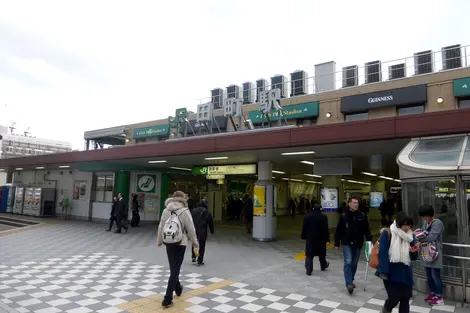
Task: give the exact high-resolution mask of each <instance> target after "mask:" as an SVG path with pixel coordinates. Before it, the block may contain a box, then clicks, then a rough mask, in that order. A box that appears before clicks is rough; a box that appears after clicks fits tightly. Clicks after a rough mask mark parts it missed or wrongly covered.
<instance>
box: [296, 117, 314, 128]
mask: <svg viewBox="0 0 470 313" xmlns="http://www.w3.org/2000/svg"><path fill="white" fill-rule="evenodd" d="M296 124H297V126H298V127H302V126H314V125H317V121H316V120H315V119H307V118H301V119H298V120H297V123H296Z"/></svg>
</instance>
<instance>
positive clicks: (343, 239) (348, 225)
mask: <svg viewBox="0 0 470 313" xmlns="http://www.w3.org/2000/svg"><path fill="white" fill-rule="evenodd" d="M348 204H349V211H348V212H346V213H343V214H341V215H340V218H339V221H338V226H337V227H336V233H335V247H336V251H339V247H340V246H341V245H342V246H343V256H344V280H345V283H346V288H347V289H348V292H349V294H352V293H353V292H354V288H356V285H355V284H354V276H355V275H356V271H357V263H358V262H359V256H360V255H361V248H362V245H363V244H364V237H365V238H366V240H367V241H372V235H371V233H370V225H369V221H368V220H367V215H366V214H365V213H363V212H360V211H358V208H359V199H358V198H356V197H351V198H349V201H348Z"/></svg>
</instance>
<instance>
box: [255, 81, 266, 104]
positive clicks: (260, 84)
mask: <svg viewBox="0 0 470 313" xmlns="http://www.w3.org/2000/svg"><path fill="white" fill-rule="evenodd" d="M267 87H268V81H267V80H266V79H263V78H261V79H258V80H257V81H256V103H259V101H260V99H261V92H263V91H265V90H266V88H267Z"/></svg>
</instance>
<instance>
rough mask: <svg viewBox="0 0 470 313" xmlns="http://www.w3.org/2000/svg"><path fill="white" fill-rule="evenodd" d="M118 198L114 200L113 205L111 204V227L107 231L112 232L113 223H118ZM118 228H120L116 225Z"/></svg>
mask: <svg viewBox="0 0 470 313" xmlns="http://www.w3.org/2000/svg"><path fill="white" fill-rule="evenodd" d="M117 201H118V200H117V197H114V198H113V203H112V204H111V214H110V216H109V227H108V229H106V231H111V229H112V228H113V223H114V222H116V204H117ZM116 227H119V226H118V225H117V223H116Z"/></svg>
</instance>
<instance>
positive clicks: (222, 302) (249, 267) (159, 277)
mask: <svg viewBox="0 0 470 313" xmlns="http://www.w3.org/2000/svg"><path fill="white" fill-rule="evenodd" d="M105 229H106V225H104V224H98V223H89V222H81V221H53V222H52V223H50V222H47V224H46V225H41V227H33V228H29V229H24V230H22V231H17V232H11V233H7V234H5V233H4V234H3V235H2V234H1V233H0V252H1V254H0V312H1V313H4V312H15V313H16V312H41V313H55V312H70V313H86V312H100V313H113V312H124V313H125V312H129V313H134V312H135V313H145V312H163V311H165V312H194V313H197V312H208V313H210V312H278V313H280V312H289V313H296V312H302V313H305V312H309V313H315V312H319V313H330V312H331V313H353V312H357V313H378V312H379V311H380V308H381V306H382V304H383V302H384V299H385V292H384V290H383V286H382V282H381V281H380V280H379V279H377V278H376V277H375V276H374V275H373V274H369V277H368V281H367V290H366V291H364V276H365V262H361V264H360V269H359V271H358V275H357V277H356V284H357V292H356V293H355V294H354V295H352V296H350V295H348V294H347V292H346V290H345V288H344V282H343V277H342V262H341V258H342V256H341V255H340V254H337V253H336V252H335V251H334V250H329V251H328V258H329V260H330V262H331V265H330V268H329V269H328V270H327V271H325V272H321V271H320V269H319V265H318V264H316V265H315V266H316V267H315V270H314V273H313V275H312V276H310V277H308V276H306V275H305V270H304V268H303V262H302V261H298V260H296V258H295V256H296V255H297V254H299V253H300V252H302V250H303V242H302V241H301V240H299V239H298V238H299V236H295V235H294V234H292V232H290V233H283V232H281V233H280V234H279V240H277V241H276V242H271V243H260V242H254V241H252V240H251V239H250V237H249V236H248V235H247V234H245V233H244V231H243V229H242V228H239V227H219V228H217V229H216V235H214V236H209V240H208V244H207V256H206V260H205V263H206V265H205V266H201V267H198V266H194V265H192V264H191V259H190V255H189V253H190V252H189V251H187V257H186V260H185V263H184V265H183V272H182V276H181V280H182V284H183V286H184V293H183V295H182V297H179V298H178V297H175V299H174V302H175V305H174V306H173V307H172V308H170V309H162V308H161V307H160V304H161V300H162V294H163V293H164V291H165V288H166V282H167V278H168V275H169V271H168V264H167V259H166V254H165V250H164V248H157V247H156V245H155V232H156V226H155V225H146V226H144V227H141V228H136V229H130V230H129V233H127V234H114V233H108V232H105V231H104V230H105ZM422 298H423V296H422V295H416V297H415V298H414V299H413V302H412V305H411V311H412V312H415V313H435V312H456V313H461V312H462V313H463V312H468V310H469V309H468V308H461V307H460V305H459V304H457V305H456V304H454V303H450V302H447V303H446V305H445V306H441V307H436V308H431V307H430V306H428V305H427V304H425V303H424V301H423V300H422Z"/></svg>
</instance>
